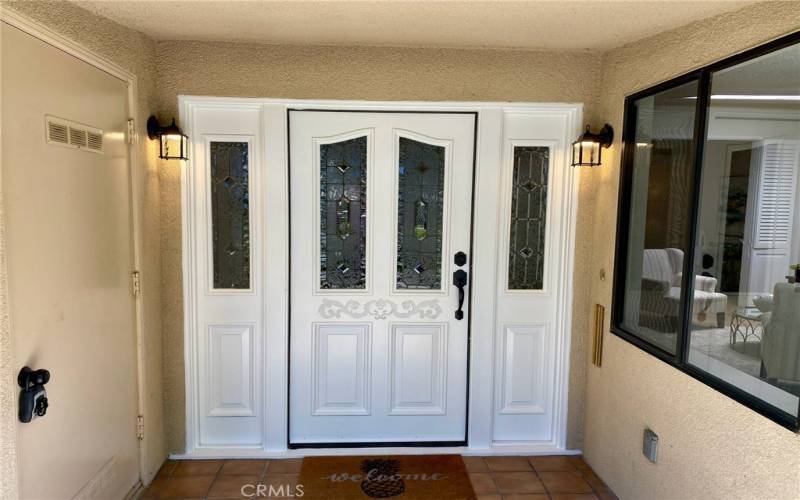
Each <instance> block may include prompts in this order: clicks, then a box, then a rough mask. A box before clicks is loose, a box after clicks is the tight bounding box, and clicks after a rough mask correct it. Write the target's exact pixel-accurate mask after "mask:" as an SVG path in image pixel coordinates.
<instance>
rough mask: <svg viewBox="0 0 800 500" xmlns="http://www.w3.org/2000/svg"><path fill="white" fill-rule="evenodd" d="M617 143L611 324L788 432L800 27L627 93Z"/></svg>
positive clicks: (794, 407)
mask: <svg viewBox="0 0 800 500" xmlns="http://www.w3.org/2000/svg"><path fill="white" fill-rule="evenodd" d="M623 144H624V147H623V157H622V169H621V170H622V172H621V186H620V211H619V220H618V238H617V255H616V265H615V282H614V304H613V310H612V332H613V333H615V334H617V335H618V336H620V337H622V338H624V339H625V340H628V341H629V342H631V343H633V344H634V345H636V346H638V347H640V348H642V349H644V350H645V351H647V352H649V353H651V354H653V355H655V356H657V357H658V358H660V359H662V360H663V361H665V362H667V363H670V364H672V365H673V366H675V367H676V368H678V369H680V370H683V371H684V372H686V373H688V374H689V375H691V376H693V377H695V378H697V379H699V380H700V381H702V382H704V383H706V384H708V385H710V386H712V387H714V388H716V389H718V390H719V391H721V392H723V393H725V394H727V395H729V396H731V397H733V398H734V399H736V400H737V401H739V402H741V403H743V404H745V405H747V406H749V407H751V408H753V409H754V410H756V411H758V412H760V413H761V414H763V415H765V416H768V417H769V418H772V419H773V420H775V421H777V422H779V423H780V424H782V425H784V426H786V427H789V428H791V429H793V430H798V418H799V416H800V280H797V282H796V280H795V276H794V274H795V270H793V269H792V267H793V266H798V265H799V264H800V33H794V34H793V35H790V36H787V37H784V38H782V39H779V40H776V41H774V42H772V43H769V44H767V45H764V46H762V47H757V48H755V49H752V50H750V51H747V52H745V53H742V54H739V55H736V56H733V57H731V58H728V59H725V60H723V61H720V62H718V63H715V64H712V65H710V66H707V67H705V68H702V69H700V70H697V71H694V72H692V73H689V74H686V75H683V76H680V77H678V78H675V79H673V80H670V81H668V82H665V83H663V84H660V85H657V86H655V87H653V88H650V89H647V90H644V91H641V92H638V93H636V94H633V95H631V96H629V97H627V98H626V100H625V123H624V130H623ZM798 278H800V276H798Z"/></svg>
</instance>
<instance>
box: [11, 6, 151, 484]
mask: <svg viewBox="0 0 800 500" xmlns="http://www.w3.org/2000/svg"><path fill="white" fill-rule="evenodd" d="M2 4H3V7H5V8H10V9H12V10H14V11H16V12H18V13H20V14H23V15H24V16H26V17H28V18H29V19H31V20H33V21H35V22H36V23H39V24H41V25H43V26H45V27H47V28H49V29H50V30H52V31H54V32H56V33H58V34H59V35H62V36H64V37H65V38H68V39H70V40H73V41H75V42H77V43H79V44H81V45H82V46H84V47H85V48H87V49H89V50H90V51H92V52H94V53H95V54H97V55H99V56H101V57H103V58H105V59H107V60H109V61H111V62H113V63H115V64H117V65H118V66H120V67H122V68H124V69H125V70H127V71H129V72H130V73H133V74H134V75H136V78H137V94H138V95H137V105H138V109H137V110H135V111H134V114H133V116H134V117H135V120H136V126H137V129H138V135H139V151H138V154H139V163H138V165H135V166H134V168H136V169H138V181H139V182H138V185H137V186H136V189H137V191H138V193H139V213H138V216H139V220H140V221H141V227H140V231H141V240H142V242H143V245H142V247H140V248H139V252H140V259H141V269H140V271H141V273H142V287H143V288H142V306H143V313H144V323H143V325H142V327H143V332H144V344H145V345H144V353H145V356H144V357H145V359H144V365H145V374H144V376H145V387H146V388H147V392H146V395H145V398H146V402H145V404H146V410H147V419H146V422H145V425H146V440H147V442H146V445H147V452H148V458H147V469H148V470H147V471H146V472H147V473H148V476H149V477H152V475H154V474H155V473H156V472H157V471H158V468H159V467H160V466H161V463H162V462H163V461H164V458H165V456H166V448H165V442H164V432H163V426H164V424H163V402H162V389H161V380H162V375H161V367H162V353H161V293H160V292H161V283H160V281H161V278H160V275H161V249H160V245H159V242H160V227H159V221H160V205H159V181H158V162H157V159H158V152H157V144H155V143H154V142H153V141H149V140H147V132H146V130H145V123H146V122H147V117H148V116H150V114H151V112H152V110H154V109H155V104H156V100H155V96H156V93H155V90H156V82H155V58H156V53H155V43H154V42H153V41H152V40H151V39H150V38H148V37H146V36H145V35H143V34H142V33H139V32H137V31H133V30H131V29H128V28H126V27H124V26H122V25H119V24H117V23H114V22H112V21H110V20H108V19H106V18H104V17H100V16H96V15H94V14H92V13H90V12H88V11H86V10H84V9H81V8H79V7H76V6H74V5H73V4H71V3H68V2H58V1H54V2H53V1H33V2H27V1H26V2H2ZM0 312H1V311H0ZM3 366H4V367H5V366H6V364H5V362H3ZM3 403H4V402H3ZM5 451H6V450H5V448H4V449H3V452H4V453H5ZM0 498H6V497H4V496H2V495H0Z"/></svg>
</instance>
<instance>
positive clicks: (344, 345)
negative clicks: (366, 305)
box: [313, 323, 371, 415]
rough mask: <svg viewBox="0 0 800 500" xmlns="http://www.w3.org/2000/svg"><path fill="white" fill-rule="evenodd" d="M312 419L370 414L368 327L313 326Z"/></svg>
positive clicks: (343, 325) (357, 325)
mask: <svg viewBox="0 0 800 500" xmlns="http://www.w3.org/2000/svg"><path fill="white" fill-rule="evenodd" d="M313 350H314V364H313V371H314V375H313V380H314V390H313V394H314V402H313V414H314V415H369V414H370V396H369V386H370V361H371V359H370V352H371V351H370V325H369V324H368V323H357V324H319V323H318V324H315V325H314V346H313Z"/></svg>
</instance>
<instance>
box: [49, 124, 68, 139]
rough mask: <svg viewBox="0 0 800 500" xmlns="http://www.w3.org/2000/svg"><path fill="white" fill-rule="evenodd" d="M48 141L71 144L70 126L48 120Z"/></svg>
mask: <svg viewBox="0 0 800 500" xmlns="http://www.w3.org/2000/svg"><path fill="white" fill-rule="evenodd" d="M47 142H56V143H60V144H69V127H68V126H66V125H62V124H60V123H55V122H51V121H48V122H47Z"/></svg>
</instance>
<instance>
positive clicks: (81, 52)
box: [0, 6, 155, 493]
mask: <svg viewBox="0 0 800 500" xmlns="http://www.w3.org/2000/svg"><path fill="white" fill-rule="evenodd" d="M0 22H4V23H7V24H8V25H10V26H13V27H15V28H17V29H19V30H21V31H23V32H25V33H27V34H29V35H31V36H33V37H34V38H38V39H39V40H41V41H43V42H45V43H47V44H48V45H51V46H53V47H55V48H57V49H59V50H61V51H63V52H66V53H67V54H69V55H71V56H73V57H75V58H77V59H78V60H80V61H83V62H85V63H86V64H89V65H90V66H93V67H95V68H97V69H99V70H101V71H104V72H106V73H108V74H109V75H111V76H113V77H115V78H118V79H120V80H122V81H123V82H125V83H126V84H127V87H128V92H127V93H128V116H129V119H131V120H133V119H135V117H136V113H137V112H138V102H137V101H138V100H137V86H138V84H137V78H136V75H135V74H133V73H131V72H130V71H127V70H126V69H124V68H122V67H121V66H119V65H117V64H116V63H114V62H112V61H110V60H108V59H107V58H105V57H103V56H101V55H99V54H97V53H95V52H94V51H92V50H90V49H88V48H86V47H85V46H83V45H82V44H80V43H78V42H75V41H73V40H71V39H69V38H67V37H65V36H62V35H61V34H59V33H56V32H55V31H53V30H51V29H50V28H48V27H46V26H44V25H42V24H41V23H38V22H36V21H34V20H33V19H30V18H29V17H27V16H25V15H22V14H20V13H18V12H16V11H14V10H13V9H11V8H8V7H5V6H0ZM137 125H138V124H137ZM134 130H136V128H135V127H134ZM138 166H139V136H138V134H137V133H134V134H133V136H132V137H131V138H130V140H129V141H128V168H129V172H130V177H129V183H130V192H131V208H130V210H131V231H132V237H133V263H132V264H133V269H131V271H132V272H133V271H134V270H141V268H142V266H141V259H142V252H143V251H144V250H143V249H144V243H143V240H142V224H143V221H142V220H141V219H140V217H139V214H140V212H141V211H142V209H143V207H142V203H141V200H142V197H141V193H140V192H139V191H140V190H139V186H140V180H141V179H140V175H139V167H138ZM0 172H2V170H1V169H0ZM1 213H2V212H1V211H0V214H1ZM1 222H2V220H1V219H0V223H1ZM0 236H3V234H2V233H0ZM0 248H4V245H3V242H0ZM4 271H5V270H3V272H4ZM145 279H149V278H145ZM3 286H5V283H3ZM6 292H7V291H6V290H5V289H3V290H0V293H2V294H5V293H6ZM5 299H6V297H5V295H3V296H2V300H5ZM134 302H135V308H136V311H135V316H136V325H135V329H136V366H137V374H136V376H137V398H138V401H137V405H138V407H139V414H140V415H144V414H145V412H146V397H145V394H146V391H145V387H144V381H145V366H144V360H145V355H146V353H145V351H144V330H143V325H144V308H143V304H142V295H141V294H139V295H137V296H136V297H135V300H134ZM11 333H12V339H13V331H12V332H11ZM3 347H4V345H3V343H2V342H0V350H2V349H3ZM3 355H4V353H2V352H0V357H2V356H3ZM3 375H5V373H3ZM13 377H14V379H15V380H16V374H14V375H13ZM14 387H16V384H14ZM15 399H16V397H15ZM3 410H5V409H3ZM15 414H16V413H15ZM134 418H136V415H131V419H134ZM5 439H6V438H5V437H3V440H0V444H2V447H3V448H4V449H16V434H15V433H13V434H12V435H11V436H8V439H10V440H11V443H7V442H6V441H5ZM147 469H148V468H147V440H146V439H144V440H141V441H139V476H140V478H141V481H142V483H143V484H144V485H147V484H149V483H150V482H151V481H152V479H153V477H155V472H153V474H152V475H149V474H148V473H147ZM0 493H2V492H1V491H0Z"/></svg>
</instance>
